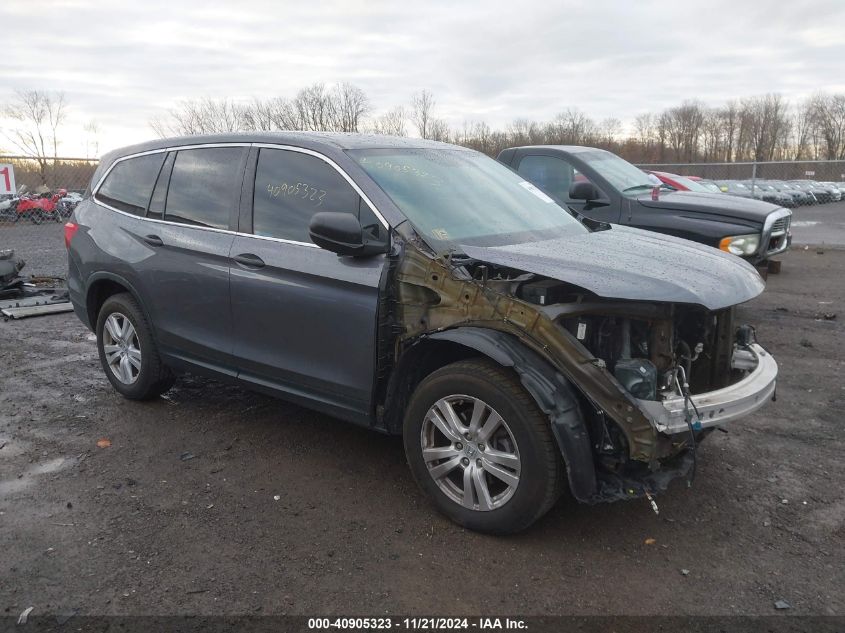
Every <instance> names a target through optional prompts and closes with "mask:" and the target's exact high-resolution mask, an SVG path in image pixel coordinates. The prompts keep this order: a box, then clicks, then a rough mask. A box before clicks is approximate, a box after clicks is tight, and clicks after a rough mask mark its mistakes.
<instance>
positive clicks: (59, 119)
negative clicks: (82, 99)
mask: <svg viewBox="0 0 845 633" xmlns="http://www.w3.org/2000/svg"><path fill="white" fill-rule="evenodd" d="M66 110H67V103H66V102H65V96H64V93H61V92H58V93H52V92H46V91H42V90H26V91H18V92H16V93H15V98H14V100H13V101H12V103H10V104H8V105H7V106H6V107H5V108H4V109H3V111H4V114H5V115H6V117H7V118H9V119H11V120H12V121H14V124H13V126H12V128H11V129H10V130H9V132H8V133H7V134H6V137H7V138H8V140H9V142H10V143H11V144H12V145H13V146H14V147H15V148H16V149H17V150H18V151H20V152H21V153H23V154H25V155H26V156H31V157H33V158H34V159H36V160H37V161H38V168H39V172H40V177H41V184H42V185H46V184H47V163H48V159H49V158H50V157H51V155H52V158H53V159H56V158H57V157H58V155H59V144H60V141H59V128H60V127H61V126H62V124H63V123H64V120H65V116H66Z"/></svg>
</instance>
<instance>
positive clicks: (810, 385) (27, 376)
mask: <svg viewBox="0 0 845 633" xmlns="http://www.w3.org/2000/svg"><path fill="white" fill-rule="evenodd" d="M783 260H784V265H783V272H782V274H780V275H778V276H771V277H770V278H769V284H768V289H767V291H766V292H765V293H764V294H763V295H762V296H761V297H760V298H758V299H757V300H755V301H753V302H752V303H750V304H748V305H747V306H745V307H743V308H742V310H741V318H742V319H744V320H747V321H749V322H752V323H754V324H756V326H757V332H758V336H759V339H760V341H761V342H762V343H763V344H764V345H765V346H767V347H768V348H769V349H770V350H771V351H772V352H773V353H774V354H775V356H776V358H777V360H778V362H779V364H780V369H781V374H780V382H779V388H778V393H777V396H778V398H777V402H773V403H770V404H768V405H767V406H766V407H765V408H764V409H763V410H761V411H760V412H759V413H757V414H756V415H754V416H752V417H750V418H748V419H746V420H743V421H740V422H736V423H733V424H731V425H730V426H729V433H727V434H723V433H719V432H717V433H714V434H713V435H712V436H711V437H710V438H708V440H707V441H706V442H705V443H704V444H703V445H702V446H701V447H700V451H699V469H698V478H697V480H696V481H695V483H694V485H693V487H692V488H691V489H687V488H686V487H685V485H684V484H683V483H676V484H674V485H673V487H672V488H670V490H669V491H668V492H667V493H666V494H665V495H663V496H662V497H660V498H658V503H659V505H660V515H659V516H655V514H654V513H653V512H652V510H651V508H650V507H649V506H648V504H647V503H646V502H645V501H644V500H639V501H631V502H626V503H617V504H613V505H603V506H595V507H588V506H583V505H578V504H576V503H574V502H572V501H568V500H565V499H564V500H561V502H559V503H558V504H557V506H556V507H555V508H554V509H553V510H552V511H551V512H550V513H549V515H548V516H547V517H546V518H545V519H543V520H541V521H540V522H539V523H538V524H537V525H536V526H534V527H533V528H532V529H530V530H529V531H527V532H525V533H523V534H520V535H518V536H515V537H510V538H493V537H489V536H483V535H479V534H474V533H471V532H467V531H465V530H462V529H460V528H458V527H456V526H454V525H452V524H451V523H449V522H448V521H447V520H445V519H444V518H442V517H441V516H439V515H438V514H436V513H435V512H434V511H433V510H432V507H431V506H430V505H429V504H428V503H427V502H426V501H425V500H424V499H423V498H422V496H421V495H420V493H419V492H418V491H417V489H416V487H415V485H414V483H413V481H412V479H411V476H410V473H409V471H408V469H407V467H406V465H405V461H404V456H403V453H402V448H401V443H400V441H399V440H398V439H395V438H389V437H383V436H381V435H377V434H375V433H372V432H369V431H366V430H364V429H360V428H355V427H353V426H349V425H346V424H344V423H341V422H338V421H335V420H333V419H330V418H327V417H324V416H321V415H317V414H314V413H311V412H309V411H307V410H304V409H301V408H298V407H296V406H292V405H289V404H286V403H284V402H281V401H277V400H273V399H270V398H267V397H264V396H260V395H256V394H253V393H249V392H247V391H244V390H242V389H239V388H237V387H230V386H224V385H221V384H219V383H215V382H212V381H208V380H205V379H198V378H183V379H181V380H180V381H179V382H178V383H177V386H176V387H175V388H174V389H173V390H172V391H171V392H169V393H168V394H167V395H166V398H162V399H160V400H157V401H155V402H151V403H136V402H129V401H126V400H123V399H122V398H121V397H120V396H118V395H117V394H116V393H115V392H114V391H113V390H112V389H111V388H110V386H109V384H108V383H107V381H106V379H105V377H104V376H103V374H102V371H101V369H100V366H99V363H98V360H97V358H96V353H95V347H94V342H93V339H92V336H91V335H90V334H89V332H88V331H87V330H86V329H85V328H84V327H83V326H82V325H81V324H80V323H79V322H78V321H77V320H76V318H75V317H74V316H73V315H72V314H65V315H54V316H48V317H42V318H39V319H32V320H28V321H21V322H0V349H2V364H0V446H2V448H0V552H2V554H0V609H2V610H3V611H4V612H5V614H6V615H17V614H18V613H20V612H21V611H22V610H23V609H25V608H26V607H28V606H33V607H34V611H33V616H35V615H38V614H55V613H61V612H73V611H74V610H78V613H79V614H80V615H84V614H186V613H189V614H270V613H272V614H280V613H292V614H309V615H314V614H346V615H348V614H369V615H376V614H384V613H425V614H478V613H484V614H490V613H520V614H526V615H527V614H558V613H560V614H608V613H610V614H749V613H750V614H765V615H771V614H775V613H782V612H780V611H777V612H776V611H775V607H774V603H775V601H777V600H785V601H786V602H788V603H789V605H791V609H790V610H788V613H789V614H791V615H805V614H820V615H830V614H836V615H845V593H843V591H842V587H843V586H845V460H843V459H842V455H843V454H844V453H845V440H843V418H842V415H841V412H842V410H843V408H845V379H843V376H844V375H845V371H843V370H845V360H843V359H845V251H830V250H826V251H825V252H824V253H823V254H818V253H817V250H816V249H815V248H811V249H808V250H803V249H800V250H795V251H793V252H791V253H789V254H788V255H787V256H785V257H784V258H783ZM824 313H827V314H828V315H830V314H834V313H835V314H836V317H835V318H832V319H825V318H823V316H824ZM101 438H107V439H108V440H109V442H110V446H108V447H106V448H100V447H98V446H97V442H98V440H100V439H101ZM647 539H654V542H653V544H647V543H646V540H647ZM649 543H651V541H649Z"/></svg>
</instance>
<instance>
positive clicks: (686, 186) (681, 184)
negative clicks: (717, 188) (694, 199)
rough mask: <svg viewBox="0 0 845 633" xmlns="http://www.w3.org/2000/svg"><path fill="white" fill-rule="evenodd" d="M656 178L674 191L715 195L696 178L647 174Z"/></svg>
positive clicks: (656, 172)
mask: <svg viewBox="0 0 845 633" xmlns="http://www.w3.org/2000/svg"><path fill="white" fill-rule="evenodd" d="M647 173H649V174H652V175H654V176H656V177H657V178H658V179H659V180H660V182H662V183H663V184H664V185H666V186H667V187H669V188H670V189H672V190H674V191H698V192H700V193H715V192H714V191H713V190H712V189H708V188H707V187H705V186H704V185H702V184H701V183H700V182H697V180H699V179H698V178H696V177H695V176H693V177H687V176H679V175H678V174H670V173H669V172H666V171H649V172H647Z"/></svg>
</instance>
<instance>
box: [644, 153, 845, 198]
mask: <svg viewBox="0 0 845 633" xmlns="http://www.w3.org/2000/svg"><path fill="white" fill-rule="evenodd" d="M637 166H638V167H639V168H641V169H643V170H645V171H648V172H653V173H654V174H655V176H657V177H658V178H659V179H660V180H662V181H663V182H664V184H666V185H667V186H668V187H671V188H673V189H681V190H683V189H694V190H699V191H701V190H702V188H703V189H705V190H706V189H709V190H710V191H713V192H718V191H721V192H722V193H727V194H730V195H734V196H740V197H744V198H756V199H758V200H765V201H766V202H773V203H775V204H779V205H781V206H786V207H790V208H795V207H799V206H808V205H815V204H828V203H836V202H840V201H843V200H845V161H842V160H829V161H772V162H766V163H755V162H739V163H664V164H648V165H637ZM675 176H681V177H682V178H680V179H677V178H675ZM690 180H692V181H693V183H692V184H690Z"/></svg>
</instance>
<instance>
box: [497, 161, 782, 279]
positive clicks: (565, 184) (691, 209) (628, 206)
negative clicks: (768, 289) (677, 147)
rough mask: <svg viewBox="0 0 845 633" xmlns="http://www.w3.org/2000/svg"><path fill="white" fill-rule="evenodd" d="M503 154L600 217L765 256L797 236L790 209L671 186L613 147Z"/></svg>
mask: <svg viewBox="0 0 845 633" xmlns="http://www.w3.org/2000/svg"><path fill="white" fill-rule="evenodd" d="M498 159H499V161H500V162H502V163H504V164H505V165H508V166H509V167H511V168H513V169H515V170H516V171H517V172H518V173H519V174H520V175H521V176H522V177H523V178H525V179H526V180H527V181H529V182H530V183H532V184H534V185H536V187H538V188H539V189H540V190H541V191H542V192H543V193H545V194H547V195H548V196H550V197H551V198H553V199H554V200H555V201H557V202H558V203H560V204H562V205H564V206H566V207H569V208H570V209H572V210H573V211H575V212H576V213H578V214H580V215H582V216H584V217H586V218H589V219H591V220H595V221H599V222H608V223H612V224H624V225H628V226H633V227H636V228H639V229H646V230H649V231H655V232H657V233H665V234H668V235H674V236H677V237H682V238H685V239H688V240H692V241H694V242H700V243H702V244H707V245H708V246H714V247H716V248H719V249H721V250H723V251H726V252H728V253H733V254H734V255H739V256H740V257H743V258H744V259H746V260H748V261H749V262H751V263H752V264H762V263H763V262H765V261H766V260H768V259H769V258H770V257H772V256H773V255H777V254H778V253H782V252H784V251H785V250H786V249H787V248H789V244H790V242H791V240H792V236H791V233H790V222H791V220H792V212H791V211H790V210H789V209H786V208H784V207H779V206H776V205H774V204H769V203H767V202H760V201H758V200H747V199H743V198H737V197H734V196H726V195H724V194H719V193H712V194H711V193H697V192H692V191H667V190H665V189H661V188H659V186H657V187H656V184H655V183H654V182H653V181H652V180H650V179H649V176H648V175H647V174H646V173H645V172H643V171H642V170H640V169H638V168H637V167H635V166H634V165H632V164H631V163H629V162H627V161H625V160H623V159H622V158H619V157H618V156H616V155H615V154H612V153H611V152H607V151H605V150H601V149H596V148H593V147H579V146H573V145H535V146H526V147H511V148H509V149H506V150H502V152H501V153H500V154H499V156H498Z"/></svg>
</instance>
